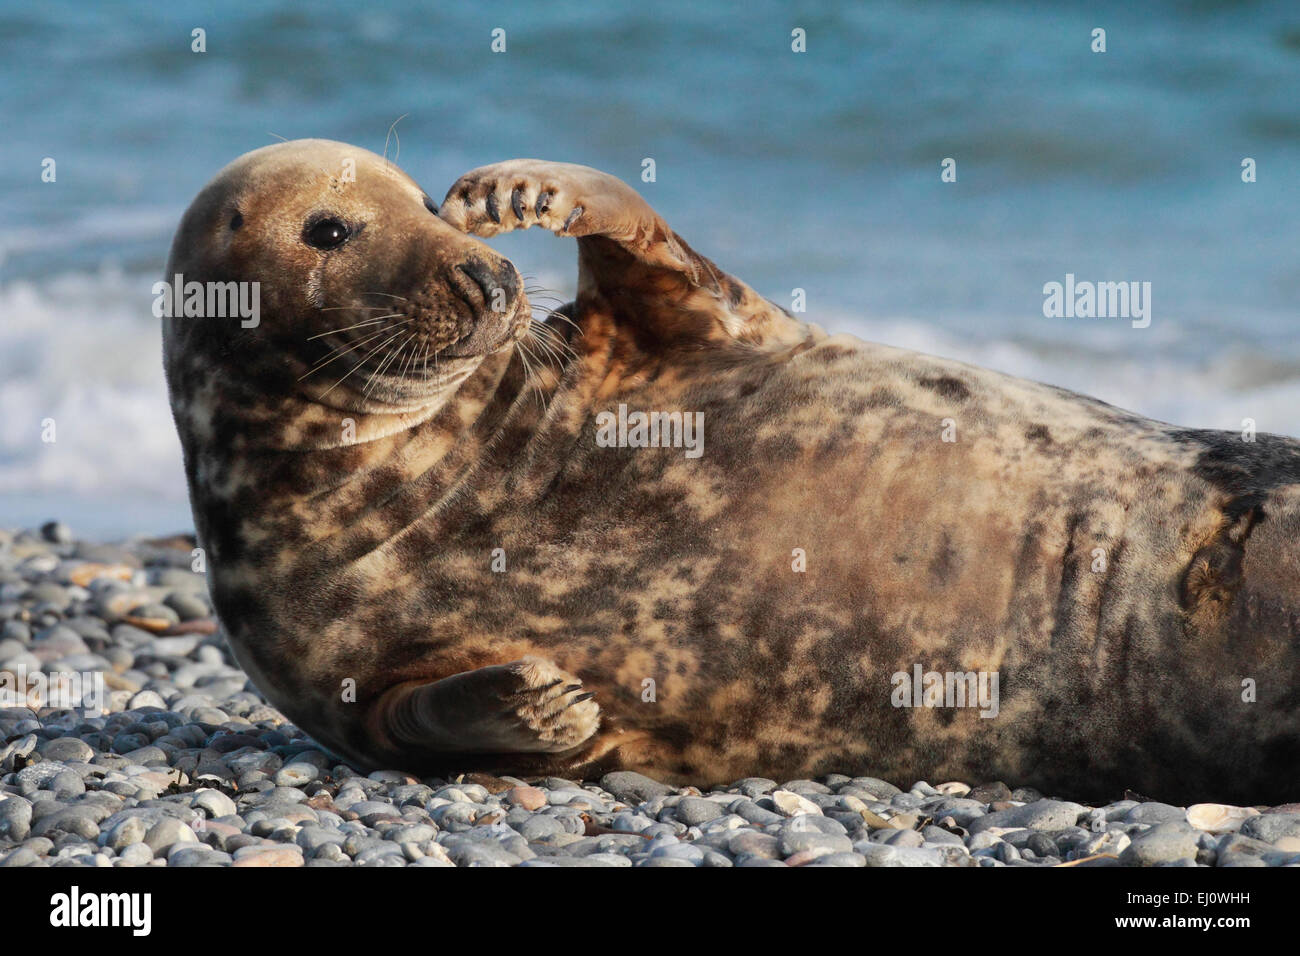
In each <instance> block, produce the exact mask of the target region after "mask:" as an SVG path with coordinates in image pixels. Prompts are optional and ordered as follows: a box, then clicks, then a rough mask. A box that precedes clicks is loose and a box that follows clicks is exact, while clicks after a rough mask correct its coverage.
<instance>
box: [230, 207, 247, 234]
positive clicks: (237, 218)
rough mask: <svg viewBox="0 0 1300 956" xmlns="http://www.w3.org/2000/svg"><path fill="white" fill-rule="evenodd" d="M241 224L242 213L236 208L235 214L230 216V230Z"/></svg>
mask: <svg viewBox="0 0 1300 956" xmlns="http://www.w3.org/2000/svg"><path fill="white" fill-rule="evenodd" d="M243 224H244V214H243V213H241V212H240V211H239V210H238V209H236V210H235V214H234V215H233V216H231V217H230V231H231V232H234V231H235V230H236V229H238V228H239V227H240V226H242V225H243Z"/></svg>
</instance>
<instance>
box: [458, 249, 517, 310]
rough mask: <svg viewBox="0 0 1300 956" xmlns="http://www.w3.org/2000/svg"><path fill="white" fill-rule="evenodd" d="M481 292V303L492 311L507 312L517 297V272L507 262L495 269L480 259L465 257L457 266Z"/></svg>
mask: <svg viewBox="0 0 1300 956" xmlns="http://www.w3.org/2000/svg"><path fill="white" fill-rule="evenodd" d="M458 268H459V269H460V271H461V272H463V273H465V275H467V276H469V277H470V279H472V280H473V281H474V284H475V285H477V286H478V287H479V289H480V291H482V293H483V304H484V306H485V307H486V308H488V309H492V310H493V311H494V312H509V311H510V308H511V306H513V305H514V301H515V299H517V298H518V297H519V274H518V273H517V272H515V270H514V267H513V266H511V265H510V263H508V262H501V263H499V264H498V265H497V268H496V269H495V270H493V269H491V268H489V267H488V265H487V264H486V263H485V262H483V261H482V260H480V259H466V260H465V261H464V262H462V263H461V264H460V266H459V267H458Z"/></svg>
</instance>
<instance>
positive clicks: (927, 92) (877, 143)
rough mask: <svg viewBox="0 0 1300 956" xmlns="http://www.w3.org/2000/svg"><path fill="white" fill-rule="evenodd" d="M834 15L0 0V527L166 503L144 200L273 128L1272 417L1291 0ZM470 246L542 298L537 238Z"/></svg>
mask: <svg viewBox="0 0 1300 956" xmlns="http://www.w3.org/2000/svg"><path fill="white" fill-rule="evenodd" d="M823 7H826V8H827V9H823ZM840 7H841V8H840V9H839V10H838V11H835V10H834V9H833V8H831V5H804V4H780V3H772V2H765V0H751V2H748V3H744V4H735V5H727V4H700V3H698V2H685V0H660V2H657V3H653V4H645V3H621V4H620V3H609V4H598V5H597V4H591V3H587V2H552V3H546V4H526V3H519V4H500V3H492V2H480V3H458V4H451V3H443V4H436V5H434V4H415V3H387V4H383V5H382V6H380V5H374V6H372V5H368V4H364V3H355V2H342V0H323V2H316V3H313V4H310V5H304V4H294V3H289V2H283V0H282V2H274V0H272V2H262V3H257V4H225V5H222V6H221V7H220V12H212V8H210V7H209V5H207V4H203V3H196V2H191V0H172V2H169V3H168V4H166V5H161V6H154V5H146V4H128V3H121V2H113V0H106V2H99V3H96V4H94V5H88V4H81V3H72V2H49V3H45V4H39V5H37V4H22V5H19V4H16V3H9V2H4V3H0V117H2V118H3V132H2V133H0V202H2V203H3V209H4V213H5V215H4V225H5V228H4V229H3V230H0V526H4V527H7V526H29V525H33V524H38V523H40V522H41V521H43V520H45V519H47V518H51V517H59V518H62V519H64V520H67V521H68V522H69V523H71V524H72V525H73V527H74V530H75V531H77V532H80V533H85V534H89V535H98V536H106V537H113V536H122V535H127V534H130V533H134V532H167V531H173V530H178V529H182V528H188V527H189V526H190V518H189V510H188V506H187V504H186V500H185V488H184V481H183V476H182V472H181V467H180V453H179V447H178V444H177V441H176V438H175V435H174V433H173V430H172V424H171V420H170V414H169V412H168V408H167V402H166V393H165V389H164V386H163V379H162V371H161V367H160V359H159V350H160V344H159V336H158V329H157V323H156V320H154V319H153V318H152V315H151V312H150V305H151V302H152V295H151V293H150V286H151V285H152V283H153V282H154V281H155V280H156V279H158V278H159V277H161V273H162V270H163V265H164V262H165V259H166V255H167V249H168V245H169V243H170V240H171V233H172V230H173V229H174V228H175V226H176V223H177V221H178V219H179V217H180V214H181V212H182V211H183V210H184V208H185V206H186V204H187V203H188V202H189V201H190V199H191V198H192V197H193V196H194V194H195V193H196V192H197V191H198V190H199V188H200V187H201V186H202V185H203V184H204V183H205V182H206V181H207V180H208V179H209V178H210V177H211V176H212V174H214V173H215V172H216V171H217V170H218V169H219V168H220V167H221V166H223V165H224V164H225V163H227V162H228V161H230V160H231V159H234V158H235V157H236V156H238V155H239V154H240V153H242V152H244V151H246V150H249V149H253V148H255V147H258V146H262V145H265V144H267V143H270V142H272V141H274V138H275V136H276V135H278V136H283V137H288V138H291V139H292V138H296V137H305V136H320V137H326V138H331V139H340V140H345V141H349V142H353V143H356V144H358V145H360V146H365V147H368V148H370V149H373V150H375V151H379V152H382V151H383V149H384V140H385V136H386V134H387V132H388V130H389V127H390V125H391V124H392V123H393V121H394V120H396V119H397V118H398V117H399V116H402V115H403V114H406V118H405V119H403V120H402V122H401V123H400V124H399V125H398V127H397V136H398V137H400V143H401V145H400V150H401V152H400V159H399V163H400V165H401V166H403V167H404V168H405V169H406V170H407V171H408V172H410V173H411V174H412V175H413V176H415V178H416V179H417V180H419V181H420V182H421V183H422V184H423V185H424V187H425V188H426V189H427V190H428V191H429V193H430V194H431V195H433V196H434V197H435V198H438V197H441V195H442V194H443V192H444V191H445V190H446V189H447V187H448V186H449V185H450V184H451V183H452V182H453V181H454V180H455V179H456V177H457V176H458V175H459V174H460V173H462V172H464V171H466V170H468V169H470V168H471V167H474V166H478V165H481V164H483V163H487V162H492V161H495V160H500V159H505V158H510V157H516V156H534V157H540V158H545V159H556V160H564V161H570V162H580V163H586V164H589V165H593V166H597V167H599V168H601V169H604V170H607V171H609V172H612V173H614V174H616V175H618V176H621V177H622V178H624V179H626V180H628V181H629V182H632V183H633V184H634V185H635V186H637V188H638V189H640V190H641V191H642V193H643V194H644V195H645V196H646V197H647V198H648V199H649V200H650V202H651V203H652V204H653V205H654V206H655V207H656V208H657V209H659V211H660V212H662V213H663V214H664V216H665V218H666V219H667V220H668V221H669V222H670V223H671V224H672V225H673V226H674V227H675V228H676V229H677V230H678V231H679V232H680V233H681V234H682V235H683V236H684V237H686V238H687V240H688V241H689V242H690V243H691V244H692V245H693V246H695V247H696V248H697V249H699V250H700V251H701V252H703V253H705V254H706V255H708V256H710V257H711V258H713V259H715V260H716V261H717V262H719V263H720V264H721V265H722V266H723V267H724V268H726V269H728V270H729V271H732V272H734V273H736V274H737V275H739V276H741V277H743V278H744V279H745V280H746V281H748V282H749V283H750V284H751V285H753V286H754V287H755V288H757V289H758V290H759V291H760V292H762V293H764V294H765V295H767V296H769V297H770V298H772V299H773V300H774V301H776V302H778V303H780V304H782V305H785V306H787V307H789V305H790V302H791V290H792V289H794V288H796V287H799V288H803V289H805V290H806V293H807V301H808V311H807V315H806V317H807V318H808V319H810V320H811V321H814V322H817V323H819V324H821V325H822V326H823V327H826V328H828V329H832V330H836V331H841V330H842V331H850V332H854V333H856V334H858V335H860V336H862V337H864V338H867V339H871V340H875V341H880V342H887V343H889V344H894V345H901V346H904V347H909V348H916V349H921V350H924V351H929V352H935V353H939V354H944V355H950V356H954V357H958V358H963V359H965V360H967V361H971V362H975V363H978V364H983V365H989V366H992V367H995V368H999V369H1002V370H1004V371H1007V372H1011V373H1014V374H1018V375H1025V376H1028V377H1032V378H1036V379H1040V380H1044V381H1049V382H1052V383H1054V384H1059V385H1063V386H1066V387H1069V388H1074V389H1078V390H1082V391H1086V392H1089V393H1091V394H1094V395H1097V396H1098V397H1100V398H1103V399H1105V400H1106V401H1109V402H1112V403H1115V404H1118V405H1122V406H1125V407H1128V408H1131V409H1134V410H1136V411H1139V412H1142V413H1144V414H1147V415H1151V416H1153V417H1156V418H1160V419H1164V420H1167V421H1176V422H1179V423H1181V424H1188V425H1199V426H1207V427H1219V428H1233V429H1236V428H1240V427H1241V420H1242V419H1243V418H1247V417H1249V418H1253V419H1255V420H1256V422H1257V423H1258V427H1259V428H1260V430H1263V431H1278V432H1289V433H1292V434H1300V335H1298V334H1297V330H1298V329H1300V308H1298V307H1297V302H1298V301H1300V255H1298V254H1297V253H1298V251H1300V4H1296V3H1294V2H1290V0H1279V2H1272V3H1269V2H1258V3H1246V2H1240V3H1229V2H1217V3H1212V2H1183V3H1172V2H1167V3H1160V2H1153V3H1143V4H1132V3H1126V2H1114V3H1107V2H1096V3H1089V4H1078V5H1070V4H1055V3H1054V4H1042V3H1032V2H1011V0H1004V2H962V3H957V2H948V3H938V2H924V0H922V2H897V3H893V2H890V3H855V4H848V3H845V4H842V5H840ZM195 27H202V28H204V29H205V30H206V31H207V52H206V53H202V54H198V53H193V52H191V51H190V31H191V30H192V29H193V28H195ZM497 27H501V28H504V29H505V30H506V40H507V52H506V53H504V54H494V53H492V52H491V51H490V49H489V44H490V41H491V31H492V30H493V29H494V28H497ZM794 27H802V28H804V29H805V30H806V31H807V36H808V41H807V43H808V51H807V52H806V53H803V54H795V53H792V52H791V49H790V42H791V41H790V31H791V30H792V29H793V28H794ZM1094 27H1103V28H1105V29H1106V31H1107V47H1108V50H1107V52H1106V53H1104V54H1094V53H1092V52H1091V51H1090V42H1091V36H1090V35H1091V31H1092V29H1093V28H1094ZM396 149H397V143H396V141H394V142H392V143H390V146H389V155H390V156H392V155H393V154H394V152H396ZM1247 156H1249V157H1253V158H1254V159H1255V160H1256V162H1257V164H1258V182H1256V183H1253V184H1245V183H1243V182H1242V181H1241V176H1240V173H1241V167H1240V164H1241V161H1242V159H1243V157H1247ZM45 157H53V158H54V159H55V160H56V161H57V177H58V178H57V182H55V183H43V182H41V175H40V174H41V161H42V159H43V158H45ZM645 157H653V158H654V159H655V162H656V166H657V181H656V182H654V183H642V182H641V181H640V172H641V161H642V159H643V158H645ZM945 157H953V158H955V159H956V160H957V177H958V178H957V182H956V183H953V184H945V183H941V182H940V177H939V173H940V161H941V160H942V159H944V158H945ZM494 245H496V246H497V248H499V249H501V250H502V251H503V252H504V253H505V254H507V255H508V256H510V257H511V258H512V259H513V260H514V261H515V263H516V264H517V265H518V266H519V267H520V268H521V269H522V270H523V271H526V272H531V273H534V274H536V275H537V276H538V277H539V279H540V281H541V282H542V283H543V284H545V285H548V286H550V287H552V288H554V289H556V290H558V291H559V292H560V293H561V294H563V295H565V296H571V295H572V292H573V284H574V273H575V269H574V264H573V249H572V247H571V245H570V244H569V243H567V242H564V241H562V240H558V239H554V238H552V237H550V236H547V235H546V234H544V233H536V232H528V233H525V234H522V235H518V236H509V237H504V238H502V239H500V240H494ZM1066 273H1073V274H1075V275H1076V276H1077V277H1078V278H1079V279H1081V280H1083V279H1087V280H1094V281H1100V280H1133V281H1150V282H1151V283H1152V290H1153V291H1152V306H1153V320H1152V322H1151V326H1150V328H1147V329H1133V328H1131V327H1130V326H1129V323H1128V322H1126V321H1124V320H1117V319H1048V318H1044V316H1043V314H1042V303H1043V292H1042V287H1043V284H1044V283H1046V282H1052V281H1063V280H1064V277H1065V275H1066ZM46 418H53V419H55V421H56V423H57V429H58V431H57V441H56V442H55V443H53V444H45V443H42V442H41V440H40V431H41V421H42V420H43V419H46Z"/></svg>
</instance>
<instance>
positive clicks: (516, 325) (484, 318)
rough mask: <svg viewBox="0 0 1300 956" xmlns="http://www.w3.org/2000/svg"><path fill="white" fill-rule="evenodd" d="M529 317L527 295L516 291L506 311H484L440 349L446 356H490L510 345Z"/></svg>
mask: <svg viewBox="0 0 1300 956" xmlns="http://www.w3.org/2000/svg"><path fill="white" fill-rule="evenodd" d="M531 318H532V308H531V306H530V305H529V303H528V297H527V296H526V295H524V293H523V292H522V291H520V292H519V293H518V294H517V295H516V296H515V297H514V299H513V301H512V303H511V310H510V312H509V313H508V314H505V315H502V314H501V313H498V312H495V311H493V310H490V309H489V310H485V311H483V312H481V313H480V314H479V319H478V321H477V322H475V323H474V325H473V327H472V328H471V329H469V330H468V331H467V332H466V333H465V334H464V335H462V336H461V337H460V338H458V339H457V340H456V341H455V342H452V343H451V344H450V345H448V346H447V347H446V348H444V349H443V350H442V353H441V354H442V355H444V356H446V357H448V358H473V357H476V356H482V355H490V354H491V353H493V352H499V351H501V350H502V349H504V348H507V347H508V346H511V345H513V344H514V343H515V342H516V341H518V340H519V339H520V338H521V337H522V336H523V335H524V334H525V333H526V332H527V331H528V324H529V322H530V320H531Z"/></svg>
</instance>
